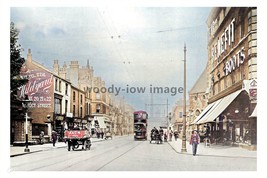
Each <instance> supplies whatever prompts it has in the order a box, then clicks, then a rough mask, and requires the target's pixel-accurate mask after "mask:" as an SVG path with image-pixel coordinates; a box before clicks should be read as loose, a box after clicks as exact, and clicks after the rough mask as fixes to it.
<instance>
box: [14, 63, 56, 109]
mask: <svg viewBox="0 0 267 178" xmlns="http://www.w3.org/2000/svg"><path fill="white" fill-rule="evenodd" d="M21 76H22V77H25V78H27V79H28V83H27V84H26V85H23V86H21V87H20V88H19V91H18V97H19V98H20V99H22V100H23V99H25V96H26V95H27V96H28V99H29V100H30V101H31V102H30V103H28V108H52V102H53V101H52V96H53V75H52V74H50V73H49V72H47V71H45V70H43V69H40V68H36V69H29V68H27V67H26V66H23V67H22V70H21Z"/></svg>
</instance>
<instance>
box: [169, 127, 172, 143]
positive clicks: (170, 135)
mask: <svg viewBox="0 0 267 178" xmlns="http://www.w3.org/2000/svg"><path fill="white" fill-rule="evenodd" d="M169 141H170V142H171V141H172V130H170V133H169Z"/></svg>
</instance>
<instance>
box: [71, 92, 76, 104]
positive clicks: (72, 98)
mask: <svg viewBox="0 0 267 178" xmlns="http://www.w3.org/2000/svg"><path fill="white" fill-rule="evenodd" d="M75 98H76V96H75V91H73V98H72V100H73V102H75Z"/></svg>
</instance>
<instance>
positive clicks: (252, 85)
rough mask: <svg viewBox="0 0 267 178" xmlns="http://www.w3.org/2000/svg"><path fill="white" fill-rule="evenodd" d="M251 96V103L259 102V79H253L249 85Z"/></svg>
mask: <svg viewBox="0 0 267 178" xmlns="http://www.w3.org/2000/svg"><path fill="white" fill-rule="evenodd" d="M249 98H250V101H251V103H257V81H256V80H252V81H251V82H250V85H249Z"/></svg>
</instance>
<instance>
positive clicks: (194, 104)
mask: <svg viewBox="0 0 267 178" xmlns="http://www.w3.org/2000/svg"><path fill="white" fill-rule="evenodd" d="M207 87H208V85H207V71H206V68H205V70H204V71H203V72H202V74H201V75H200V77H199V78H198V80H197V81H196V82H195V84H194V86H193V87H192V88H191V90H190V91H189V117H188V123H189V125H190V127H189V128H188V132H191V131H192V130H199V129H200V130H203V128H198V127H196V125H195V122H196V121H197V120H196V118H197V117H198V116H199V115H200V114H201V113H202V111H203V110H204V109H205V108H206V106H207V105H208V96H207Z"/></svg>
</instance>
